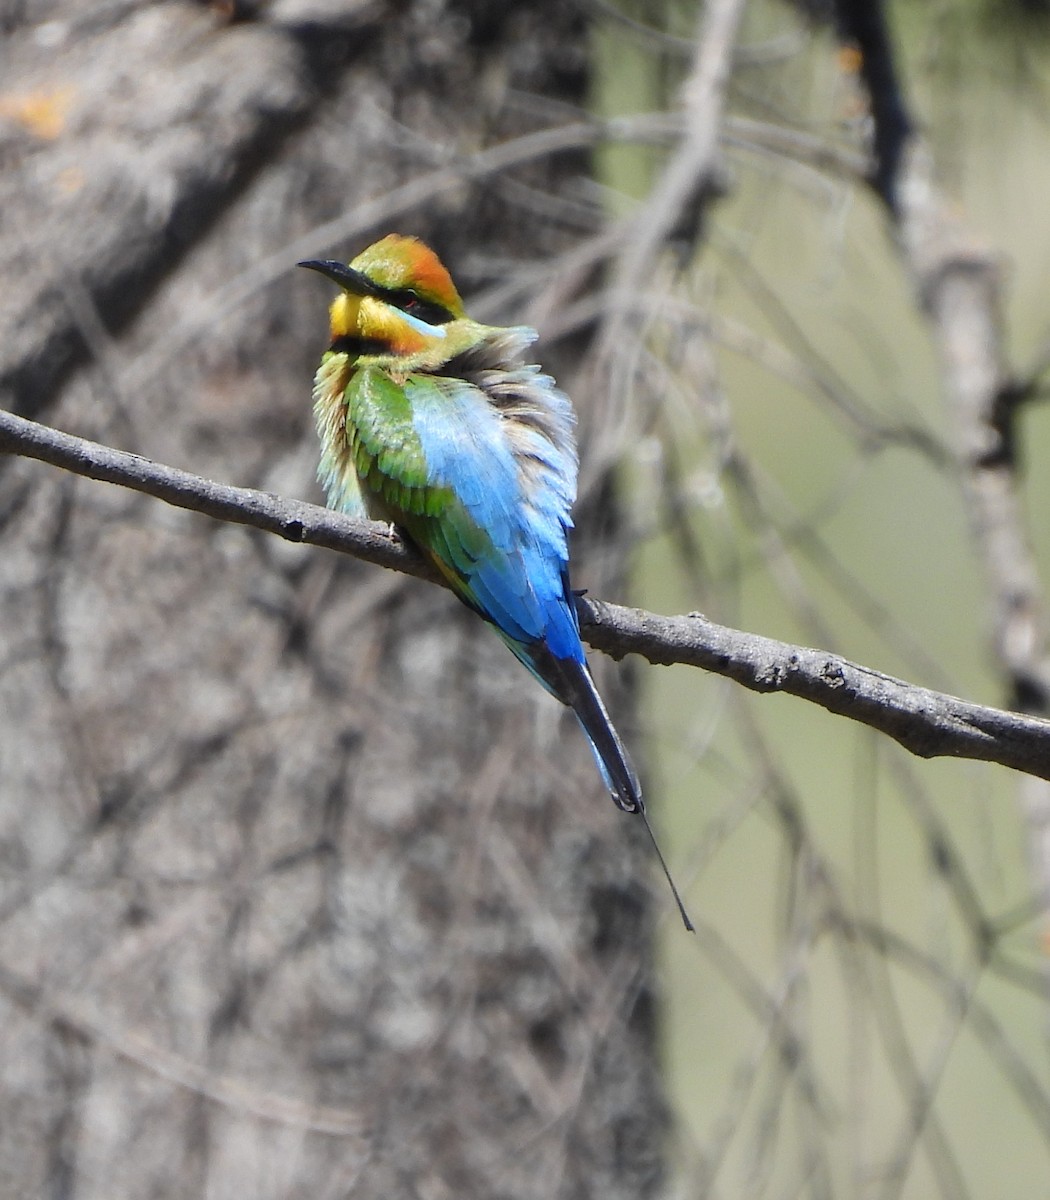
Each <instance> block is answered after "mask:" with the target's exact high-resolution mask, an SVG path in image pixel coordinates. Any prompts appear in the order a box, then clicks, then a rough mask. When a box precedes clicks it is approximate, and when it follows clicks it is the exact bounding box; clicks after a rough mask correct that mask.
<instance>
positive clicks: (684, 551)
mask: <svg viewBox="0 0 1050 1200" xmlns="http://www.w3.org/2000/svg"><path fill="white" fill-rule="evenodd" d="M617 7H618V10H619V12H620V14H621V15H623V16H624V17H626V18H628V19H617V18H614V17H613V16H612V15H611V14H608V13H606V14H605V15H604V16H603V17H602V18H601V19H600V23H599V29H598V32H597V34H596V40H595V46H596V64H597V67H598V76H597V81H596V85H595V106H596V108H597V109H598V111H600V112H602V113H606V114H618V115H622V114H625V113H629V112H637V111H642V110H645V109H652V108H659V107H661V106H665V105H666V104H667V103H668V96H669V95H673V94H674V90H675V88H676V87H677V86H679V85H680V83H681V80H682V76H683V72H684V70H685V68H686V67H687V66H688V56H689V54H690V43H689V37H690V31H691V29H692V27H693V24H694V22H695V6H693V5H685V4H669V5H666V6H658V5H652V4H636V5H633V6H632V5H629V4H620V5H618V6H617ZM601 8H602V10H603V12H604V10H605V6H604V5H603V6H601ZM889 14H890V18H891V21H892V23H893V33H894V39H895V43H896V46H897V47H898V50H899V53H900V62H899V66H900V71H901V75H902V78H903V85H904V89H905V92H906V95H907V96H908V97H909V99H910V100H911V103H912V106H913V111H914V112H915V114H916V115H917V116H918V117H919V119H920V121H921V123H922V129H923V132H924V134H925V135H926V136H927V137H928V139H929V142H930V144H931V147H932V149H933V153H934V157H935V160H936V163H937V166H938V170H939V174H940V177H941V181H942V183H943V185H944V186H945V188H946V189H947V191H948V192H949V193H950V194H951V195H952V197H953V199H954V200H955V201H956V202H957V206H958V209H959V211H960V214H961V215H962V216H963V219H964V220H965V222H966V223H967V225H968V227H969V228H970V229H971V230H972V231H973V233H974V236H975V237H979V238H982V239H986V240H987V241H988V242H989V243H990V244H991V245H992V246H993V247H994V248H995V250H996V251H997V252H998V253H999V254H1000V255H1001V256H1002V261H1003V264H1004V267H1005V273H1006V287H1005V296H1006V302H1005V306H1004V321H1005V327H1006V335H1007V345H1008V352H1009V355H1010V361H1011V364H1012V366H1013V367H1014V369H1015V370H1017V371H1018V372H1020V373H1025V372H1027V371H1030V370H1032V369H1033V367H1035V366H1036V365H1037V364H1039V363H1040V362H1042V361H1044V360H1045V359H1046V355H1047V351H1048V346H1050V318H1048V315H1047V305H1046V286H1047V283H1046V281H1047V279H1048V278H1050V219H1048V217H1047V211H1048V209H1047V202H1046V197H1047V193H1048V189H1050V119H1048V116H1050V109H1048V101H1050V55H1048V50H1050V43H1048V40H1047V32H1048V25H1047V16H1048V13H1047V7H1046V6H1045V5H1043V4H1020V5H1019V4H1008V3H994V4H991V3H962V2H959V0H951V2H944V3H906V2H904V0H899V2H897V3H894V4H892V5H891V6H890V9H889ZM641 25H646V26H648V27H649V28H648V29H646V30H645V31H643V30H642V29H641V28H640V26H641ZM657 30H658V31H659V32H657ZM855 69H856V62H855V60H853V58H852V56H851V55H850V53H849V51H848V49H845V50H844V49H843V48H842V47H841V46H840V45H839V43H838V42H837V40H836V38H835V35H834V31H833V29H832V27H831V25H830V24H829V23H822V22H821V20H820V19H819V14H818V18H817V19H815V21H814V23H810V21H808V20H807V19H806V17H805V16H804V15H803V14H802V13H801V12H799V11H798V10H792V9H791V8H790V7H788V6H786V5H784V4H781V3H765V2H761V0H759V2H757V3H752V4H751V5H749V7H748V11H747V16H746V21H745V26H744V33H743V36H742V38H741V42H740V45H739V47H738V53H737V67H736V71H735V74H734V78H733V82H732V85H731V88H730V95H729V104H728V113H729V117H728V121H727V126H726V132H727V137H726V159H727V161H726V171H727V178H726V186H727V194H726V196H725V197H724V198H723V199H722V200H721V201H720V202H719V203H718V204H717V205H716V206H715V208H714V209H713V211H712V213H711V215H710V224H709V226H708V239H707V241H706V243H705V244H704V245H703V246H702V247H701V248H700V250H699V251H698V253H697V254H696V256H695V258H694V259H693V260H692V261H690V262H689V264H688V267H687V268H686V270H685V271H684V272H683V275H682V277H681V279H680V281H679V282H678V283H677V284H673V283H672V282H671V281H670V276H659V275H657V276H655V277H654V279H653V280H652V281H651V287H652V289H653V294H652V295H651V304H652V310H653V311H654V313H655V314H656V315H655V316H654V318H653V321H652V328H651V329H650V331H649V346H650V348H651V349H653V352H654V355H657V356H659V357H660V365H659V366H658V367H656V368H654V371H655V374H656V377H657V378H656V381H655V382H654V381H653V380H650V381H649V384H648V390H645V391H644V394H640V395H639V397H638V400H639V403H638V408H639V410H640V413H639V415H638V421H639V424H640V429H641V432H642V437H641V440H640V442H639V445H638V449H637V453H635V454H633V455H632V456H631V461H630V463H629V465H628V467H627V468H626V470H625V473H624V488H625V490H626V492H627V494H628V495H629V497H630V499H629V501H628V503H627V508H628V511H630V512H632V513H634V514H636V520H637V525H638V527H637V530H636V532H637V534H638V536H639V546H640V549H639V551H638V554H637V557H636V561H635V569H634V572H633V576H632V579H633V597H634V599H635V600H636V601H637V602H638V603H639V604H641V605H643V606H644V607H647V608H652V609H654V610H657V611H660V612H688V611H691V610H694V609H700V610H702V611H703V612H704V613H705V614H707V615H708V616H710V617H712V618H713V619H715V620H718V621H721V622H725V623H727V624H731V625H738V626H740V627H742V628H745V629H750V630H755V631H759V632H761V633H764V634H767V635H770V636H774V637H778V638H783V639H785V640H787V641H792V642H800V643H802V644H804V645H819V646H821V647H824V648H827V649H833V650H836V651H838V652H841V653H842V654H844V655H845V656H847V657H849V658H852V659H853V660H855V661H859V662H863V663H865V664H866V665H869V666H872V667H875V668H877V669H879V670H883V671H886V672H888V673H891V674H895V675H899V676H903V677H904V678H907V679H909V680H911V681H913V682H916V683H920V684H924V685H926V686H929V687H932V688H936V689H940V690H947V691H950V692H954V693H956V694H960V695H964V696H967V697H970V698H973V699H978V700H981V701H982V702H985V703H988V704H993V705H999V704H1003V703H1005V702H1006V696H1007V694H1008V692H1007V687H1006V685H1005V683H1004V680H1003V677H1002V674H1001V671H1000V669H999V667H998V665H997V664H996V662H995V661H994V660H993V656H992V652H991V638H990V634H989V629H988V622H989V605H988V602H987V597H986V594H985V580H984V578H983V567H982V564H981V563H980V562H979V561H977V557H976V554H975V550H974V547H973V543H972V541H971V539H970V536H969V529H968V524H967V519H966V514H965V511H964V506H963V503H962V499H961V495H960V487H959V480H958V477H957V471H956V469H955V467H954V464H953V460H952V457H951V450H950V446H951V436H952V431H951V429H950V420H951V415H950V413H949V412H948V411H947V410H946V408H945V405H944V400H943V396H942V389H941V385H940V382H939V370H938V362H937V359H936V354H935V350H934V348H933V345H932V343H931V338H930V336H929V332H928V330H927V328H926V327H925V323H924V320H923V318H922V314H921V312H920V309H919V306H918V304H917V301H916V296H915V295H914V292H913V289H912V288H911V286H910V283H909V281H908V279H907V277H906V275H905V272H904V270H903V269H902V266H901V263H900V261H899V260H898V257H897V255H896V253H895V251H894V247H893V236H894V235H893V231H892V229H891V228H890V225H889V222H888V219H887V214H886V212H885V210H884V208H883V206H882V204H881V203H880V201H879V200H878V199H877V198H876V196H875V195H874V194H873V193H872V192H870V191H869V190H868V189H866V188H865V187H864V186H863V184H862V183H861V182H860V181H859V180H858V179H857V178H856V177H855V176H851V175H850V174H849V173H848V172H846V171H836V170H834V168H833V167H832V168H831V169H828V168H827V167H825V166H822V165H812V163H810V162H806V161H805V160H804V156H802V155H796V154H794V153H793V152H792V149H791V139H792V138H793V137H795V138H797V140H798V144H799V146H802V145H803V144H805V145H807V146H808V145H809V144H810V142H811V141H812V142H817V143H819V144H821V145H823V146H825V147H827V148H829V149H830V150H831V151H836V152H837V151H840V150H845V149H847V148H848V147H850V146H855V145H856V144H857V138H858V135H860V136H863V135H864V133H865V125H866V122H867V119H868V117H867V109H866V105H865V99H864V95H863V92H862V90H861V89H860V88H859V87H858V83H857V79H856V75H855ZM748 122H754V123H756V125H757V124H759V123H761V125H763V126H769V125H773V126H775V127H776V128H777V129H779V130H780V131H781V132H782V133H783V134H784V138H783V141H782V143H781V149H780V150H779V151H778V150H775V149H773V150H771V149H770V145H769V141H768V139H764V138H763V137H762V136H761V135H760V134H758V133H756V132H755V130H754V129H752V128H751V127H750V126H749V125H748ZM600 161H601V167H602V172H603V178H604V180H605V181H606V182H607V184H608V186H609V189H610V198H609V207H610V210H611V211H612V212H614V213H621V212H624V211H629V210H630V207H631V204H632V203H635V204H636V203H644V199H645V196H646V194H647V192H648V189H649V186H650V183H651V180H652V173H653V170H654V156H653V153H652V152H651V151H650V150H647V149H645V150H632V149H631V148H629V147H623V146H617V147H615V148H611V149H609V150H608V151H606V152H605V153H604V154H603V155H602V157H601V160H600ZM829 161H833V159H832V158H831V157H830V156H829ZM697 342H699V343H700V345H699V347H698V346H697V344H696V343H697ZM683 347H684V349H683ZM661 349H662V350H663V351H664V353H663V354H662V355H661V354H660V351H661ZM669 350H670V353H668V352H667V351H669ZM639 391H640V393H641V392H642V389H639ZM654 397H658V398H659V408H658V409H655V410H654V404H655V403H656V401H655V400H654ZM1020 428H1021V436H1022V446H1023V451H1022V461H1023V464H1024V466H1023V486H1024V494H1025V498H1026V501H1027V504H1028V510H1029V514H1030V517H1031V531H1032V538H1033V541H1034V543H1035V546H1036V549H1037V553H1038V560H1039V563H1040V566H1041V568H1042V574H1043V577H1044V578H1047V577H1050V534H1048V523H1047V521H1046V520H1045V519H1044V515H1045V514H1046V513H1047V511H1048V504H1050V495H1048V491H1047V489H1048V482H1047V479H1048V473H1047V472H1046V471H1045V470H1044V469H1043V464H1044V463H1046V461H1047V459H1048V456H1050V412H1048V411H1047V409H1046V406H1045V405H1043V406H1039V405H1034V406H1031V407H1030V408H1029V409H1028V410H1027V412H1026V414H1025V416H1024V417H1023V419H1022V424H1021V427H1020ZM642 680H643V691H644V697H645V700H644V706H643V714H644V716H643V719H644V721H645V737H644V744H645V748H646V757H647V764H648V766H649V770H650V774H651V776H652V777H653V780H654V782H655V783H656V784H657V790H658V794H659V797H660V802H659V803H660V807H659V816H660V820H661V823H662V825H663V826H664V828H665V830H666V832H667V836H668V840H669V842H670V843H671V844H672V845H673V847H674V859H675V863H674V865H675V868H676V870H677V873H678V876H679V880H680V882H682V883H684V884H685V887H686V890H687V893H688V901H689V903H690V905H691V908H692V910H693V912H694V914H695V915H696V916H697V917H698V918H699V923H700V926H701V928H700V938H699V947H698V951H697V952H695V953H694V952H692V948H691V947H690V946H689V945H688V944H684V943H683V940H682V938H681V934H680V931H679V930H678V929H677V928H676V927H675V923H674V921H673V919H672V918H671V917H670V915H669V916H668V921H667V923H666V925H665V937H664V949H663V955H662V971H663V974H664V989H665V990H664V997H665V1001H666V1004H667V1016H666V1021H665V1026H664V1046H663V1052H664V1057H665V1062H666V1064H667V1070H668V1073H669V1079H670V1085H671V1089H672V1094H673V1098H674V1102H675V1105H676V1108H677V1111H678V1114H679V1116H680V1118H681V1135H680V1139H679V1146H678V1150H679V1166H680V1168H681V1172H682V1173H681V1175H680V1181H681V1188H682V1190H681V1193H680V1194H682V1195H720V1196H757V1195H762V1196H793V1195H814V1196H847V1195H856V1196H879V1197H890V1196H907V1197H915V1198H918V1197H927V1196H932V1195H941V1196H953V1197H954V1196H963V1195H966V1196H974V1197H992V1196H996V1197H1017V1198H1018V1200H1020V1198H1021V1197H1027V1196H1032V1195H1036V1194H1041V1193H1042V1191H1043V1190H1045V1187H1046V1180H1047V1178H1048V1169H1050V1124H1048V1123H1047V1118H1048V1115H1050V1108H1048V1103H1047V1098H1048V1096H1050V1056H1048V1050H1050V1042H1048V1032H1050V1021H1048V1016H1050V1014H1048V1009H1047V994H1048V992H1047V988H1048V986H1050V971H1048V967H1050V963H1048V961H1047V955H1048V951H1050V942H1048V926H1047V922H1046V917H1045V911H1043V910H1042V907H1041V905H1040V902H1039V890H1040V882H1039V879H1038V878H1034V877H1033V874H1032V872H1031V870H1030V864H1029V849H1030V848H1029V847H1028V846H1027V845H1026V828H1025V825H1024V823H1023V821H1022V819H1021V816H1022V814H1021V811H1020V805H1019V796H1018V779H1017V778H1016V777H1014V776H1011V774H1010V773H1008V772H1005V771H1003V770H1002V769H1000V768H996V767H986V766H983V765H975V764H972V763H952V762H947V763H946V762H934V763H922V762H919V761H917V760H914V759H909V758H908V756H907V755H905V754H904V753H903V752H902V751H901V750H900V749H899V748H898V747H896V746H894V745H892V744H889V743H888V742H887V741H886V740H885V739H881V738H879V737H878V736H877V735H873V734H871V733H869V732H868V731H865V730H863V729H860V728H856V727H854V728H851V727H850V726H849V724H848V723H846V722H842V721H838V720H836V719H835V718H833V717H830V716H828V715H827V714H824V713H822V712H820V711H818V710H816V709H813V708H811V707H809V706H806V705H804V704H799V703H796V702H794V701H790V700H786V699H782V698H770V697H755V696H750V695H744V694H741V692H740V690H739V689H737V688H735V687H734V685H732V684H729V683H727V682H725V681H723V680H719V679H714V678H705V677H703V676H702V675H698V673H697V672H695V671H691V670H689V669H687V668H684V667H674V668H659V669H650V670H648V671H646V672H644V673H643V674H642ZM985 923H988V925H989V927H990V928H992V929H993V930H994V937H993V941H994V947H995V950H994V953H992V954H991V959H992V961H991V963H989V959H988V955H989V952H990V949H991V948H990V946H989V943H988V942H987V941H986V940H985V933H986V929H985ZM862 931H863V932H862ZM997 958H1002V959H1003V960H1008V963H1009V965H1003V964H1002V963H1000V962H996V961H995V960H996V959H997Z"/></svg>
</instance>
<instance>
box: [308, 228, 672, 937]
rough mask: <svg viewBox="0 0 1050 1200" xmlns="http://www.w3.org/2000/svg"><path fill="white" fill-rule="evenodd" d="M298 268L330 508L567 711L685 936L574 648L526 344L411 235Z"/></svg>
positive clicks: (564, 420)
mask: <svg viewBox="0 0 1050 1200" xmlns="http://www.w3.org/2000/svg"><path fill="white" fill-rule="evenodd" d="M299 266H301V267H305V268H307V269H309V270H312V271H317V272H319V273H320V274H321V275H323V276H325V277H326V278H327V279H329V280H330V281H331V282H332V283H334V284H336V285H337V287H338V288H339V293H338V295H337V296H336V298H335V300H334V301H333V302H332V304H331V306H330V309H329V326H330V340H329V346H328V349H327V350H326V351H325V352H324V354H323V356H322V358H321V363H320V366H319V367H318V369H317V373H316V375H315V378H314V388H313V410H314V418H315V422H316V425H317V432H318V436H319V440H320V444H321V455H320V462H319V465H318V471H317V474H318V480H319V481H320V483H321V485H322V487H323V489H324V492H325V495H326V497H327V502H328V505H329V507H331V508H334V509H337V510H339V511H341V512H344V513H347V514H349V515H351V516H359V517H368V518H371V519H373V520H377V521H384V522H387V523H389V524H391V525H393V526H395V527H396V528H397V529H398V530H399V531H400V532H401V533H402V535H403V536H404V537H405V538H406V539H407V541H408V542H410V543H411V544H413V545H414V546H415V547H416V548H417V549H418V550H419V551H420V552H421V553H422V555H423V556H424V557H425V558H426V559H428V560H429V561H430V562H431V563H432V564H433V566H434V567H436V569H437V571H438V572H439V573H440V575H441V576H442V577H443V579H444V580H445V582H446V583H447V584H448V586H449V588H450V589H451V590H452V592H453V593H454V594H455V595H456V596H457V597H458V598H459V599H460V600H461V601H462V602H463V603H464V604H465V605H466V606H467V607H468V608H470V609H472V610H473V611H474V612H475V613H477V614H478V616H480V617H481V618H482V619H483V620H484V621H486V622H487V623H488V624H489V625H491V626H492V627H493V628H494V629H495V631H496V633H497V634H498V635H499V636H500V637H501V638H502V639H503V641H504V642H505V643H506V645H507V646H508V648H509V649H510V651H511V653H512V654H513V655H514V656H515V657H516V658H517V659H518V660H519V661H520V662H521V663H522V664H523V665H524V666H525V667H526V668H527V669H528V670H529V672H531V674H532V675H533V676H534V677H535V678H536V679H537V680H538V681H539V683H540V684H541V685H542V686H543V687H544V688H545V689H546V690H547V691H548V692H550V693H551V694H552V695H553V696H554V697H556V698H557V699H558V700H560V701H561V703H562V704H564V705H566V706H568V707H569V708H570V709H571V710H572V711H573V713H574V714H575V715H576V718H577V720H578V721H579V723H580V725H581V727H582V729H583V732H584V734H585V735H586V738H587V741H588V743H589V744H590V748H591V751H592V753H593V755H594V759H595V762H596V763H597V765H598V770H599V772H600V773H601V777H602V780H603V782H604V784H605V786H606V788H607V790H608V792H609V794H610V796H611V797H612V799H613V801H614V802H615V804H616V805H617V807H618V808H620V809H621V810H622V811H624V812H626V813H633V814H640V815H641V816H642V818H643V820H644V822H645V826H646V828H647V830H648V831H649V836H650V838H651V839H652V843H653V846H654V848H655V850H656V854H657V857H658V859H659V861H660V864H661V866H662V867H663V870H664V873H665V874H666V875H667V879H668V883H669V884H670V887H671V891H672V893H673V895H674V899H675V901H676V903H677V906H678V909H679V912H680V913H681V915H682V918H683V921H684V922H685V925H686V928H687V929H692V923H691V921H690V920H689V917H688V915H687V913H686V910H685V907H684V905H683V903H682V900H681V897H680V896H679V893H678V890H677V888H676V887H675V885H674V882H673V880H672V879H671V876H670V873H669V871H668V868H667V864H666V862H665V860H664V858H663V855H662V853H661V852H660V848H659V846H658V845H657V844H656V839H655V837H654V835H653V831H652V827H651V826H650V824H649V821H648V817H647V816H646V809H645V802H644V799H643V796H642V788H641V784H640V783H639V780H638V775H637V773H636V771H635V769H634V766H633V765H632V763H631V759H630V756H629V755H628V753H627V750H626V748H625V746H624V744H623V741H622V740H621V738H620V735H619V734H618V733H617V731H616V729H615V727H614V725H613V723H612V721H611V720H610V717H609V713H608V711H607V710H606V707H605V704H604V703H603V701H602V698H601V696H600V695H599V694H598V690H597V688H596V687H595V684H594V680H593V678H592V675H591V671H590V668H589V666H588V664H587V657H586V654H585V652H584V648H583V643H582V641H581V638H580V627H579V619H578V616H577V612H576V606H575V601H574V595H573V591H572V588H571V585H570V581H569V549H568V535H569V530H570V529H571V528H572V525H573V522H572V506H573V502H574V501H575V499H576V481H577V473H578V468H579V459H578V453H577V448H576V437H575V425H576V418H575V413H574V411H573V408H572V404H571V403H570V401H569V398H568V397H567V396H566V395H565V393H564V392H562V391H561V390H560V389H559V388H558V386H557V385H556V383H555V381H554V379H553V378H552V377H551V376H550V375H548V374H546V373H545V372H544V371H543V369H542V368H541V367H540V366H539V365H537V364H534V363H530V362H528V361H526V353H527V351H528V349H529V347H530V346H531V345H532V343H533V342H534V341H536V339H537V336H538V335H537V333H536V331H535V330H533V329H531V328H529V327H527V326H509V327H502V326H494V325H483V324H481V323H480V322H478V321H475V320H473V319H472V318H470V317H469V316H467V314H466V311H465V309H464V306H463V301H462V299H461V298H460V294H459V292H458V290H457V288H456V285H455V284H454V283H453V281H452V277H451V275H450V274H449V272H448V270H447V269H446V267H445V266H444V264H443V263H442V262H441V260H440V259H439V258H438V256H437V254H435V252H434V251H433V250H432V249H431V248H430V247H429V246H428V245H426V244H425V243H424V242H422V241H420V240H419V239H417V238H415V237H409V236H406V235H403V234H396V233H391V234H388V235H387V236H386V237H383V238H381V239H380V240H379V241H377V242H375V243H373V244H372V245H370V246H368V247H367V248H366V249H365V250H363V251H362V252H361V253H360V254H358V255H357V257H356V258H354V259H353V260H352V261H351V262H350V263H349V264H344V263H342V262H338V261H331V260H325V259H308V260H306V261H304V262H301V263H299Z"/></svg>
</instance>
